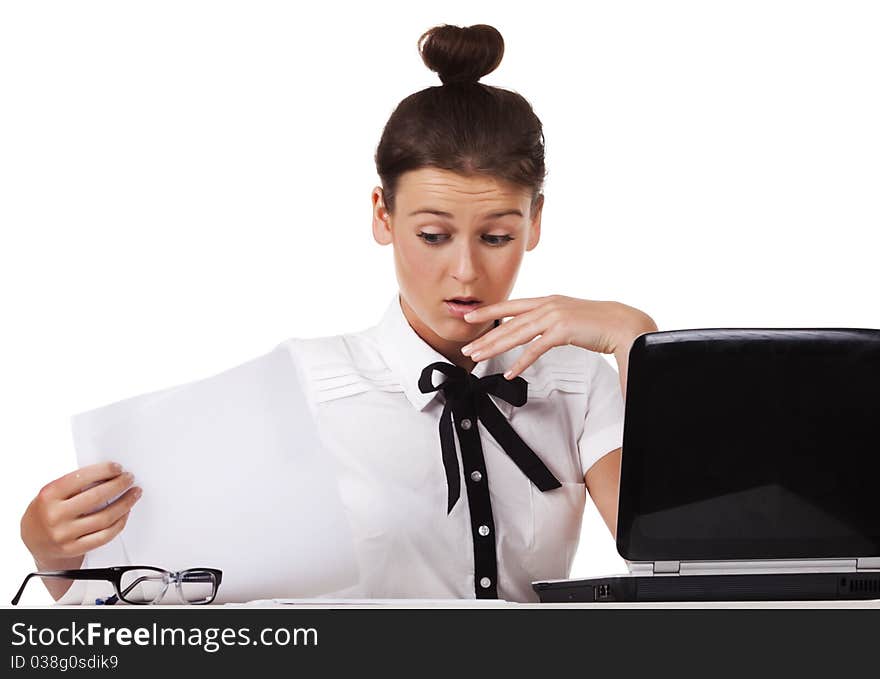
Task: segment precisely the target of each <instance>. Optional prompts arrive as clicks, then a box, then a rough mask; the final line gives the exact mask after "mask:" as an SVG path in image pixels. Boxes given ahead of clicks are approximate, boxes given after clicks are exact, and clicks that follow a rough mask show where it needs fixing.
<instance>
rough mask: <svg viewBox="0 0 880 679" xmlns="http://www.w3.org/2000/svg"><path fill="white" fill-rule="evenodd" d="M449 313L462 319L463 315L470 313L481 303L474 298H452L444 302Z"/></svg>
mask: <svg viewBox="0 0 880 679" xmlns="http://www.w3.org/2000/svg"><path fill="white" fill-rule="evenodd" d="M444 303H445V304H446V308H447V309H448V310H449V313H450V314H452V315H453V316H455V317H457V318H464V315H465V314H467V313H470V312H471V311H473V310H474V309H476V308H477V307H479V306H480V304H482V302H481V301H480V300H478V299H476V298H475V297H453V298H452V299H447V300H444Z"/></svg>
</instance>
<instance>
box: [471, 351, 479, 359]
mask: <svg viewBox="0 0 880 679" xmlns="http://www.w3.org/2000/svg"><path fill="white" fill-rule="evenodd" d="M480 356H482V353H481V352H479V351H475V352H474V353H472V354H471V359H472V360H474V361H476V360H477V359H478V358H479V357H480Z"/></svg>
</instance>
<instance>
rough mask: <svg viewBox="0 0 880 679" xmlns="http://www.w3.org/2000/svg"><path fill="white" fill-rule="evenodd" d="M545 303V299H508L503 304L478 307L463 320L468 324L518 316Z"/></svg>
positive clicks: (497, 303)
mask: <svg viewBox="0 0 880 679" xmlns="http://www.w3.org/2000/svg"><path fill="white" fill-rule="evenodd" d="M546 302H547V297H530V298H523V299H508V300H505V301H504V302H496V303H495V304H487V305H486V306H481V307H478V308H476V309H474V310H473V311H471V312H469V313H468V314H466V317H465V320H466V321H467V322H468V323H482V322H484V321H491V320H494V319H496V318H507V317H508V316H518V315H519V314H524V313H525V312H526V311H531V310H532V309H535V308H537V307H539V306H541V305H542V304H545V303H546Z"/></svg>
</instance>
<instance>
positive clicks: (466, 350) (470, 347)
mask: <svg viewBox="0 0 880 679" xmlns="http://www.w3.org/2000/svg"><path fill="white" fill-rule="evenodd" d="M472 348H473V347H472V346H471V345H470V344H468V345H467V346H466V347H462V348H461V353H463V354H464V355H465V356H467V355H468V354H469V353H470V352H471V349H472Z"/></svg>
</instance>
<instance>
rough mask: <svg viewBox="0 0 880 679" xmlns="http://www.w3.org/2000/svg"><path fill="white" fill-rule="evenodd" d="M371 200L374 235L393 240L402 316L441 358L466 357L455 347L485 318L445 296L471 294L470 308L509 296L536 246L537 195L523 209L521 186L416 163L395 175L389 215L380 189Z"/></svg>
mask: <svg viewBox="0 0 880 679" xmlns="http://www.w3.org/2000/svg"><path fill="white" fill-rule="evenodd" d="M372 199H373V236H374V237H375V239H376V241H377V242H378V243H380V244H382V245H387V244H388V243H392V244H393V245H394V263H395V268H396V270H397V281H398V284H399V287H400V293H401V299H402V305H401V306H402V308H403V311H404V313H405V315H406V317H407V320H408V321H409V323H410V325H412V326H413V328H414V329H415V330H416V332H418V334H419V335H420V336H421V337H422V338H423V339H424V340H425V341H426V342H428V344H430V345H431V346H433V347H434V348H435V349H436V350H438V351H439V352H440V353H442V354H444V355H446V356H447V358H450V360H454V361H455V362H456V363H457V364H459V365H464V364H465V363H468V361H469V360H470V359H467V357H465V356H463V355H462V354H461V353H460V351H459V350H460V349H461V347H462V346H464V345H465V344H467V343H468V342H470V341H471V340H473V339H475V338H476V337H478V336H480V335H482V334H483V333H484V332H486V331H487V330H489V329H491V328H492V323H491V322H487V323H486V324H483V325H479V326H478V325H473V324H470V323H468V322H467V321H465V320H464V319H463V318H462V314H463V312H464V311H466V310H467V307H460V306H458V305H454V304H453V305H450V304H449V300H452V299H455V298H463V297H471V298H474V299H476V300H479V301H478V303H477V304H474V305H473V307H472V308H476V307H478V306H485V305H488V304H494V303H496V302H502V301H504V300H506V299H507V298H508V296H509V295H510V293H511V291H512V290H513V286H514V283H515V282H516V277H517V273H518V272H519V266H520V262H521V261H522V258H523V253H524V252H526V251H527V250H531V249H533V248H534V247H535V246H536V245H537V244H538V239H539V237H540V231H541V209H542V207H543V197H542V198H541V199H540V202H539V203H538V205H537V206H536V208H535V212H534V214H531V215H530V214H529V207H530V203H531V192H530V191H529V190H528V189H527V188H524V187H520V186H517V185H514V184H509V183H507V182H504V181H501V180H497V179H495V178H492V177H486V176H483V175H469V176H465V175H460V174H457V173H455V172H450V171H448V170H439V169H436V168H420V169H418V170H412V171H410V172H406V173H405V174H403V175H402V176H401V178H400V182H399V184H398V188H397V196H396V200H395V205H394V213H393V214H391V213H389V212H388V211H387V209H386V208H385V202H384V198H383V195H382V189H381V188H380V187H376V188H375V189H373V195H372ZM447 352H449V353H447ZM461 359H465V360H461ZM468 366H469V367H470V366H472V363H468Z"/></svg>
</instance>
